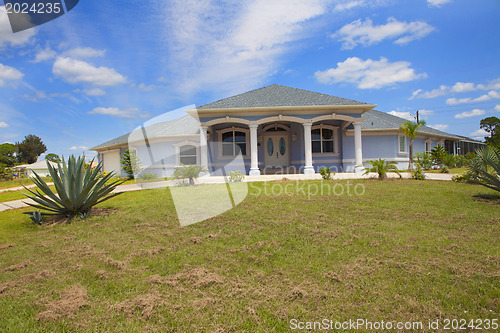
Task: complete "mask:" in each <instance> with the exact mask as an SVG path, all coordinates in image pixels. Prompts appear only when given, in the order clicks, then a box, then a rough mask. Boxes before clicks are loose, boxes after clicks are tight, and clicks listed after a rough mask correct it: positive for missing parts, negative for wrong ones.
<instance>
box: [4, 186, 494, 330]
mask: <svg viewBox="0 0 500 333" xmlns="http://www.w3.org/2000/svg"><path fill="white" fill-rule="evenodd" d="M289 183H290V184H292V186H291V187H290V188H289V190H288V191H287V193H288V194H287V193H285V192H283V191H281V193H282V194H272V191H270V189H271V187H270V186H266V187H265V188H267V195H266V194H265V193H264V184H263V183H252V185H251V187H250V188H251V193H250V194H249V195H248V197H247V198H246V199H245V201H243V202H242V203H241V204H240V205H238V206H237V207H236V208H234V209H232V210H230V211H228V212H226V213H224V214H222V215H219V216H217V217H214V218H211V219H209V220H207V221H204V222H201V223H197V224H194V225H191V226H188V227H183V228H181V227H180V226H179V223H178V221H177V217H176V213H175V210H174V206H173V201H172V197H171V196H170V192H169V190H168V189H158V190H147V191H139V192H130V193H124V194H122V195H120V196H118V197H116V198H114V199H111V200H110V201H108V202H105V203H103V204H101V205H100V206H99V210H98V213H99V215H100V216H92V217H90V218H88V219H86V220H83V221H81V220H75V221H73V223H71V224H65V225H56V226H52V227H35V226H33V225H31V224H30V223H29V222H28V217H27V216H26V215H23V214H21V212H22V211H23V210H12V211H6V212H2V213H0V331H2V332H4V331H6V332H18V331H23V332H24V331H30V332H49V331H80V332H89V331H95V332H98V331H102V332H104V331H113V332H143V331H159V332H198V331H207V332H270V331H283V332H286V331H290V321H291V320H292V319H296V320H298V321H302V322H306V321H321V320H322V319H324V318H326V319H331V320H334V321H335V320H337V321H348V320H349V319H352V320H356V319H358V318H365V319H367V320H371V321H380V320H384V321H386V322H387V321H394V322H398V321H400V322H408V321H421V322H422V323H423V324H424V328H425V327H426V326H425V325H428V320H429V319H431V320H435V319H440V320H441V324H442V323H443V320H444V319H446V318H449V319H460V318H463V319H466V320H470V319H477V318H480V319H483V320H484V319H498V318H499V311H500V247H499V246H498V239H499V237H500V199H498V197H493V196H492V195H494V194H495V193H494V192H493V191H489V190H488V189H486V188H483V187H480V186H477V185H469V184H459V183H453V182H438V181H412V180H399V179H398V180H389V181H378V180H357V181H332V182H331V183H329V184H332V185H333V184H342V185H344V186H346V185H347V184H350V185H351V186H352V185H353V184H362V185H364V186H365V189H366V191H365V194H364V195H360V196H356V195H347V194H346V193H345V192H344V194H343V195H340V196H336V195H333V194H331V195H326V194H325V195H316V196H308V195H304V194H301V193H300V192H293V190H292V191H291V190H290V189H293V186H294V184H295V183H294V182H289ZM272 184H275V185H276V187H275V189H278V188H279V186H283V185H286V184H288V183H287V182H281V183H272ZM277 184H278V185H277ZM301 184H305V185H312V184H316V185H319V184H320V182H319V181H315V182H313V181H311V182H302V183H298V184H297V185H298V186H300V185H301ZM202 186H212V185H202ZM257 192H260V195H256V193H257ZM274 193H278V190H275V191H274ZM337 193H339V192H337ZM478 194H482V195H489V197H484V196H481V197H479V196H477V195H478ZM194 205H196V203H195V202H193V206H194ZM25 210H28V209H25ZM360 331H365V330H363V329H361V330H360ZM395 331H396V330H395ZM426 331H428V329H427V330H426Z"/></svg>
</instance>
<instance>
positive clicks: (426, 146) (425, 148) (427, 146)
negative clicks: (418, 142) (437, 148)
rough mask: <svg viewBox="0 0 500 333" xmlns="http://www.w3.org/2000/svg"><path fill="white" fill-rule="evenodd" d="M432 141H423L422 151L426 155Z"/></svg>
mask: <svg viewBox="0 0 500 333" xmlns="http://www.w3.org/2000/svg"><path fill="white" fill-rule="evenodd" d="M431 146H432V141H431V140H430V139H428V140H425V141H424V151H425V152H426V153H428V152H430V151H431Z"/></svg>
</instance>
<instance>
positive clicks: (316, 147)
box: [311, 125, 337, 154]
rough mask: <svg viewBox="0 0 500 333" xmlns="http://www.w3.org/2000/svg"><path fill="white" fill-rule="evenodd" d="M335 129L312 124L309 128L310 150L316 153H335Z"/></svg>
mask: <svg viewBox="0 0 500 333" xmlns="http://www.w3.org/2000/svg"><path fill="white" fill-rule="evenodd" d="M336 134H337V129H336V128H334V127H331V126H324V125H319V126H314V127H313V128H312V130H311V145H312V152H313V153H316V154H328V153H330V154H332V153H337V147H336V144H337V142H336Z"/></svg>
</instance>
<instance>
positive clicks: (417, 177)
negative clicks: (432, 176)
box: [411, 165, 425, 180]
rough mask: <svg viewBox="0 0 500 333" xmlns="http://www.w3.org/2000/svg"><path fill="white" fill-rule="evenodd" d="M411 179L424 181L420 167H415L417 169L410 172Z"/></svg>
mask: <svg viewBox="0 0 500 333" xmlns="http://www.w3.org/2000/svg"><path fill="white" fill-rule="evenodd" d="M411 179H415V180H425V174H424V172H423V171H422V167H421V166H420V165H417V167H416V168H415V169H414V170H412V171H411Z"/></svg>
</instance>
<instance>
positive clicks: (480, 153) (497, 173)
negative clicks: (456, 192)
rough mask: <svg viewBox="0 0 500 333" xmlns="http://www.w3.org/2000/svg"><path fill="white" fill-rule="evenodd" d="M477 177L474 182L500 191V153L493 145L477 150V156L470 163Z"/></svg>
mask: <svg viewBox="0 0 500 333" xmlns="http://www.w3.org/2000/svg"><path fill="white" fill-rule="evenodd" d="M468 168H469V171H470V172H471V173H472V174H473V175H474V176H476V177H477V180H473V181H474V182H476V183H478V184H481V185H483V186H485V187H487V188H490V189H492V190H495V191H499V192H500V153H499V152H498V150H497V149H495V148H494V147H492V146H486V147H484V148H479V149H477V150H476V157H475V158H474V159H473V160H471V161H470V163H469V165H468Z"/></svg>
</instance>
